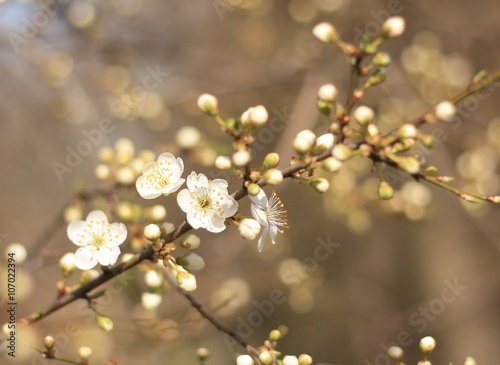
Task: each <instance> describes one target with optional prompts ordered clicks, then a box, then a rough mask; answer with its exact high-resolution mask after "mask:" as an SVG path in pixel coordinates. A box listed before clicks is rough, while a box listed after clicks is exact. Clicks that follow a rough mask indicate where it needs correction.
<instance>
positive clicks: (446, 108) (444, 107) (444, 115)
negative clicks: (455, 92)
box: [434, 100, 457, 122]
mask: <svg viewBox="0 0 500 365" xmlns="http://www.w3.org/2000/svg"><path fill="white" fill-rule="evenodd" d="M434 113H435V115H436V118H437V119H439V120H440V121H442V122H451V121H452V120H453V118H454V117H455V114H456V113H457V107H456V106H455V104H453V103H452V102H451V101H447V100H445V101H442V102H440V103H439V104H438V105H436V106H435V107H434Z"/></svg>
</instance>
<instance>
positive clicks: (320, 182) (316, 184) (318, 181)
mask: <svg viewBox="0 0 500 365" xmlns="http://www.w3.org/2000/svg"><path fill="white" fill-rule="evenodd" d="M309 186H310V187H311V188H313V190H314V191H315V192H317V193H320V194H323V193H325V192H326V191H327V190H328V188H329V187H330V183H329V182H328V180H327V179H325V178H323V177H318V178H315V179H312V180H310V181H309Z"/></svg>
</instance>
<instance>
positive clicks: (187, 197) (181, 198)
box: [177, 177, 193, 213]
mask: <svg viewBox="0 0 500 365" xmlns="http://www.w3.org/2000/svg"><path fill="white" fill-rule="evenodd" d="M188 181H189V177H188ZM192 201H193V198H192V197H191V192H190V191H189V190H188V189H183V190H181V191H179V193H178V194H177V204H179V207H180V208H181V209H182V211H183V212H184V213H187V212H189V211H190V210H191V204H192Z"/></svg>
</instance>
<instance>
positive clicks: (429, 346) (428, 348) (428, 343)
mask: <svg viewBox="0 0 500 365" xmlns="http://www.w3.org/2000/svg"><path fill="white" fill-rule="evenodd" d="M435 348H436V340H435V339H434V338H433V337H431V336H426V337H424V338H422V339H421V340H420V350H422V352H423V353H424V354H428V353H430V352H432V351H433V350H434V349H435Z"/></svg>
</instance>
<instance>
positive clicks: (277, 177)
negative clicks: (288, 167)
mask: <svg viewBox="0 0 500 365" xmlns="http://www.w3.org/2000/svg"><path fill="white" fill-rule="evenodd" d="M263 177H264V181H265V182H266V183H267V184H269V185H279V184H281V182H282V181H283V173H282V172H281V171H280V170H278V169H269V170H267V171H266V173H265V174H264V176H263Z"/></svg>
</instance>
